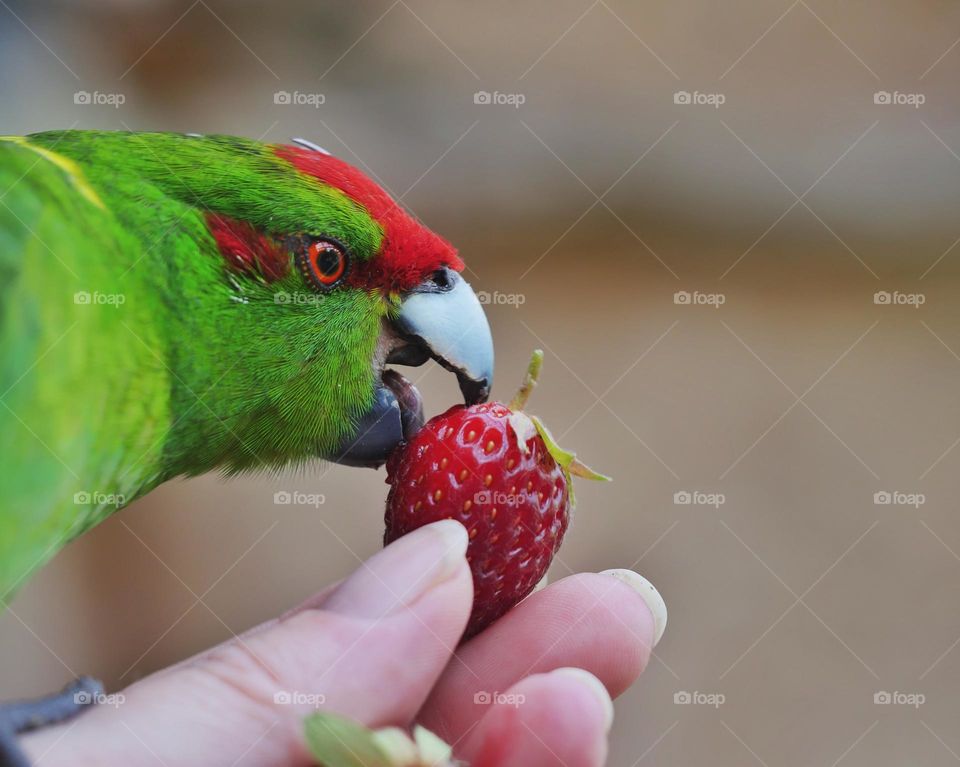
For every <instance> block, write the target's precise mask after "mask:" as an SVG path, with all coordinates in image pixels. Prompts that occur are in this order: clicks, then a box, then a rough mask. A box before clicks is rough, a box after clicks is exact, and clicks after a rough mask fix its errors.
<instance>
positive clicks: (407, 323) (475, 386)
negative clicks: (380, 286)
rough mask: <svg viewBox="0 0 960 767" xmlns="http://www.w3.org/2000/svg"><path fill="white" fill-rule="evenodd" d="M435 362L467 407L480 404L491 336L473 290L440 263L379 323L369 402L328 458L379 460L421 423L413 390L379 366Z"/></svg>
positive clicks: (487, 381) (489, 378) (359, 462)
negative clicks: (447, 373) (392, 314)
mask: <svg viewBox="0 0 960 767" xmlns="http://www.w3.org/2000/svg"><path fill="white" fill-rule="evenodd" d="M430 359H433V360H436V361H437V362H438V363H440V365H442V366H443V367H444V368H446V369H447V370H449V371H451V372H452V373H454V374H456V376H457V382H458V383H459V385H460V391H461V392H462V393H463V398H464V401H465V402H466V404H467V405H474V404H476V403H478V402H485V401H486V400H487V397H488V396H489V395H490V387H491V386H492V385H493V339H492V338H491V336H490V326H489V325H488V324H487V318H486V315H485V314H484V313H483V308H482V307H481V306H480V301H479V300H477V295H476V293H474V292H473V289H472V288H471V287H470V286H469V285H468V284H467V283H466V282H465V281H464V279H463V277H461V276H460V275H459V274H458V273H457V272H455V271H453V270H452V269H441V270H439V271H437V272H435V273H434V274H432V275H431V277H430V279H428V280H426V281H425V282H423V283H421V284H420V285H418V286H417V287H416V288H414V289H413V290H412V291H410V292H409V293H407V295H406V296H405V297H404V299H403V302H402V303H401V305H400V311H399V313H398V314H397V315H396V316H395V317H394V318H393V320H392V321H390V322H385V323H384V327H383V330H382V332H381V334H380V342H379V344H378V347H377V355H376V359H375V366H376V368H377V370H378V371H379V372H380V382H379V384H378V385H377V387H376V389H375V391H374V398H373V404H372V406H371V407H370V409H369V410H368V411H367V412H366V413H365V414H364V415H363V416H362V417H361V418H360V419H359V420H358V422H357V424H356V427H355V428H354V429H353V433H352V434H350V435H349V436H348V437H347V438H346V439H345V440H344V442H343V445H342V447H341V448H340V450H339V451H336V452H335V454H334V456H333V457H332V458H331V460H333V461H335V462H337V463H343V464H347V465H349V466H370V467H377V466H380V465H381V464H382V463H384V462H385V461H386V460H387V457H388V456H389V455H390V453H391V452H393V450H394V448H395V447H396V446H397V445H398V444H399V443H400V442H402V441H403V440H405V439H409V438H410V437H412V436H413V435H414V434H415V433H416V432H417V431H418V430H419V429H420V427H421V426H423V422H424V416H423V400H422V398H421V397H420V392H418V391H417V389H416V387H415V386H414V385H413V384H412V383H410V381H408V380H407V379H406V378H404V377H403V376H402V375H400V374H399V373H398V372H397V371H395V370H384V369H383V368H384V365H386V364H396V365H411V366H418V365H422V364H423V363H425V362H426V361H427V360H430Z"/></svg>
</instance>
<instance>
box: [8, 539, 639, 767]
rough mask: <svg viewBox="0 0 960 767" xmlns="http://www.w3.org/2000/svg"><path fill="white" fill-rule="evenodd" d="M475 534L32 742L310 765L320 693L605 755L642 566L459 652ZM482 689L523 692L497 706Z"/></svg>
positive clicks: (576, 591) (585, 579) (421, 546)
mask: <svg viewBox="0 0 960 767" xmlns="http://www.w3.org/2000/svg"><path fill="white" fill-rule="evenodd" d="M466 545H467V536H466V532H465V530H464V528H463V527H462V526H461V525H460V524H459V523H457V522H453V521H450V520H447V521H443V522H437V523H434V524H432V525H427V526H425V527H423V528H420V529H419V530H416V531H414V532H413V533H410V534H409V535H407V536H404V537H403V538H401V539H399V540H398V541H396V542H394V543H392V544H391V545H390V546H388V547H386V548H385V549H383V550H382V551H380V552H378V553H377V554H375V555H374V556H373V557H371V558H370V559H369V560H368V561H367V562H365V563H363V564H362V565H361V566H360V567H359V568H358V569H357V570H356V571H355V572H354V573H353V574H352V575H350V576H349V577H348V578H347V579H345V580H344V581H342V582H341V583H339V584H336V585H334V586H332V587H330V588H328V589H326V590H324V591H322V592H320V593H319V594H317V595H316V596H314V597H312V598H311V599H309V600H307V601H306V602H305V603H303V604H301V605H300V606H298V607H296V608H294V609H293V610H291V611H289V612H288V613H286V614H284V615H282V616H281V617H279V618H277V619H275V620H272V621H269V622H267V623H265V624H263V625H261V626H258V627H256V628H254V629H252V630H250V631H248V632H247V633H246V634H243V635H241V636H239V637H236V638H234V639H232V640H230V641H227V642H225V643H224V644H222V645H219V646H217V647H215V648H213V649H211V650H209V651H207V652H205V653H202V654H200V655H198V656H196V657H194V658H191V659H189V660H186V661H184V662H182V663H180V664H178V665H176V666H173V667H171V668H168V669H164V670H162V671H159V672H157V673H155V674H153V675H151V676H149V677H146V678H144V679H142V680H141V681H139V682H137V683H136V684H134V685H131V686H130V687H129V688H127V689H126V690H123V691H122V696H123V697H122V698H120V697H118V698H117V699H116V700H117V701H122V702H120V703H119V704H118V705H108V704H101V705H98V706H95V707H93V708H91V709H90V710H88V711H86V712H84V713H83V714H81V715H80V716H78V717H77V718H75V719H73V720H70V721H68V722H65V723H63V724H60V725H57V726H54V727H50V728H45V729H42V730H39V731H37V732H34V733H31V734H29V735H26V736H24V738H23V739H22V745H23V748H24V749H25V751H26V752H27V754H28V755H29V757H30V758H31V759H32V761H33V763H34V764H37V765H42V767H59V765H76V764H85V765H90V766H93V765H102V766H104V767H107V766H111V767H112V766H113V765H118V766H119V765H124V767H139V766H140V765H144V767H147V766H149V767H155V766H156V765H158V764H161V765H178V767H194V766H196V767H217V766H218V765H223V766H224V767H231V766H232V765H243V764H256V765H261V766H263V767H274V766H275V767H296V766H298V765H304V766H305V765H310V764H313V762H312V760H311V758H310V755H309V753H308V751H307V749H306V745H305V742H304V738H303V720H304V718H305V717H306V716H308V715H309V714H310V713H311V712H312V711H313V710H315V709H316V708H317V707H318V706H319V708H320V709H322V710H325V711H331V712H336V713H338V714H341V715H344V716H347V717H351V718H354V719H357V720H359V721H361V722H363V723H364V724H366V725H368V726H371V727H383V726H388V725H400V726H407V725H409V724H410V723H411V722H418V723H420V724H423V725H424V726H425V727H427V728H428V729H430V730H433V731H434V732H436V733H437V734H438V735H440V736H441V737H442V738H444V740H446V741H447V742H449V743H452V744H453V745H454V752H455V755H456V756H457V757H458V758H460V759H463V760H465V761H467V762H469V763H470V764H471V765H473V767H513V766H514V765H516V767H521V766H522V767H539V766H540V765H543V766H544V767H546V766H547V765H551V766H553V765H557V764H563V765H566V767H597V766H598V765H602V764H604V761H605V758H606V752H607V736H608V732H609V730H610V726H611V723H612V721H613V704H612V703H611V696H612V697H616V696H617V695H619V694H620V693H622V692H623V691H624V690H625V689H627V688H628V687H629V686H630V685H631V684H632V683H633V682H634V681H635V680H636V679H637V677H638V676H639V675H640V673H641V671H642V670H643V668H644V667H645V666H646V664H647V661H648V659H649V656H650V649H651V646H652V644H653V638H654V618H653V615H652V614H651V611H650V609H649V608H648V607H647V604H646V602H645V601H644V598H643V597H642V596H641V593H639V592H638V591H637V590H635V588H631V586H630V585H628V582H629V581H630V575H629V574H628V573H626V571H607V572H606V573H602V574H595V573H582V574H579V575H573V576H570V577H568V578H564V579H563V580H560V581H557V582H556V583H553V584H551V585H550V586H548V587H546V588H545V589H542V590H540V591H538V592H536V593H534V594H532V595H531V596H530V597H528V598H527V599H526V600H525V601H523V602H522V603H520V604H519V605H517V606H516V607H515V608H514V609H513V610H512V611H511V612H510V613H508V614H507V615H506V616H504V617H503V618H501V619H500V620H499V621H497V622H496V623H495V624H494V625H492V626H491V627H490V628H488V629H487V630H486V631H484V632H483V633H482V634H480V635H478V636H476V637H474V638H473V639H471V640H470V641H468V642H467V643H465V644H463V645H461V646H459V647H458V646H457V643H458V640H459V638H460V634H461V632H462V631H463V629H464V626H465V625H466V622H467V618H468V616H469V614H470V608H471V600H472V581H471V575H470V570H469V566H468V564H467V561H466V559H465V551H466ZM481 692H487V693H491V694H492V693H495V692H500V693H505V694H506V696H505V697H502V698H501V699H500V700H501V702H500V703H494V704H492V705H491V704H488V703H484V702H482V701H483V697H482V696H480V697H479V698H477V697H476V696H477V693H481ZM278 693H279V694H280V696H281V697H280V699H281V700H286V699H289V700H291V702H290V703H278V702H277V698H276V697H275V696H277V694H278ZM284 695H286V696H287V697H286V698H284V697H283V696H284ZM478 700H479V701H481V702H477V701H478Z"/></svg>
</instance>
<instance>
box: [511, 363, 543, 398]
mask: <svg viewBox="0 0 960 767" xmlns="http://www.w3.org/2000/svg"><path fill="white" fill-rule="evenodd" d="M541 367H543V349H534V350H533V355H532V356H531V357H530V364H529V365H527V373H526V375H525V376H524V377H523V383H522V384H521V385H520V389H519V391H517V393H516V394H515V395H514V397H513V399H512V400H510V405H509V407H510V409H511V410H513V411H514V412H516V411H518V410H523V409H524V408H525V407H526V406H527V400H528V399H530V395H531V394H532V393H533V390H534V388H535V387H536V385H537V379H538V378H539V377H540V368H541Z"/></svg>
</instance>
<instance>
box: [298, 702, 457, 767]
mask: <svg viewBox="0 0 960 767" xmlns="http://www.w3.org/2000/svg"><path fill="white" fill-rule="evenodd" d="M305 728H306V738H307V745H308V746H309V747H310V752H311V753H312V754H313V757H314V759H316V760H317V763H318V764H319V765H322V767H456V765H458V764H461V763H460V762H457V761H456V760H454V759H453V757H452V751H451V748H450V746H449V745H447V744H446V743H444V742H443V740H441V739H440V738H439V737H437V736H436V735H434V734H433V733H432V732H430V730H427V729H426V728H424V727H420V726H419V725H417V726H416V727H414V728H413V732H412V735H411V734H408V733H407V731H406V730H403V729H401V728H399V727H383V728H381V729H378V730H371V729H369V728H367V727H364V726H363V725H362V724H360V723H359V722H355V721H353V720H352V719H346V718H344V717H342V716H337V715H335V714H328V713H325V712H317V713H316V714H313V715H311V716H310V717H308V718H307V720H306V723H305Z"/></svg>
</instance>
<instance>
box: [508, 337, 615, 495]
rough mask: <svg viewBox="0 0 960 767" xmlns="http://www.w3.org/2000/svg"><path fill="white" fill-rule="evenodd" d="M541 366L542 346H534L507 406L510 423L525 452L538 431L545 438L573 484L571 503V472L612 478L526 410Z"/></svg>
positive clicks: (549, 450) (591, 477) (589, 477)
mask: <svg viewBox="0 0 960 767" xmlns="http://www.w3.org/2000/svg"><path fill="white" fill-rule="evenodd" d="M542 367H543V350H542V349H534V351H533V355H532V356H531V357H530V364H529V365H528V366H527V372H526V375H525V376H524V378H523V383H522V384H521V385H520V389H519V390H518V391H517V393H516V395H515V396H514V398H513V399H512V400H510V404H509V405H508V406H507V407H509V408H510V411H511V415H510V426H511V427H513V431H514V433H515V434H516V435H517V442H518V444H519V445H520V449H521V450H522V451H523V452H524V453H525V454H526V453H528V452H529V451H530V447H529V445H528V444H527V442H528V440H529V439H531V438H532V437H534V436H536V435H539V436H540V439H542V440H543V444H544V445H545V446H546V448H547V452H549V453H550V455H551V456H553V460H555V461H556V462H557V464H558V465H559V466H560V468H561V469H562V470H563V473H564V475H565V476H566V478H567V485H568V487H569V488H570V503H571V505H573V503H574V499H573V482H572V479H571V475H573V476H577V477H583V478H584V479H591V480H595V481H599V482H609V481H610V480H611V478H610V477H608V476H607V475H606V474H601V473H600V472H598V471H594V470H593V469H591V468H590V467H589V466H587V465H586V464H585V463H583V461H581V460H580V459H579V458H577V454H576V453H573V452H571V451H569V450H565V449H564V448H562V447H560V445H559V444H557V440H556V439H554V437H553V435H552V434H551V433H550V430H549V429H548V428H547V427H546V426H544V424H543V421H541V420H540V419H539V418H537V417H536V416H530V415H527V414H526V413H524V412H523V409H524V408H525V407H526V406H527V401H528V400H529V399H530V395H531V394H532V393H533V390H534V389H535V388H536V386H537V380H538V379H539V378H540V370H541V368H542Z"/></svg>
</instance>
